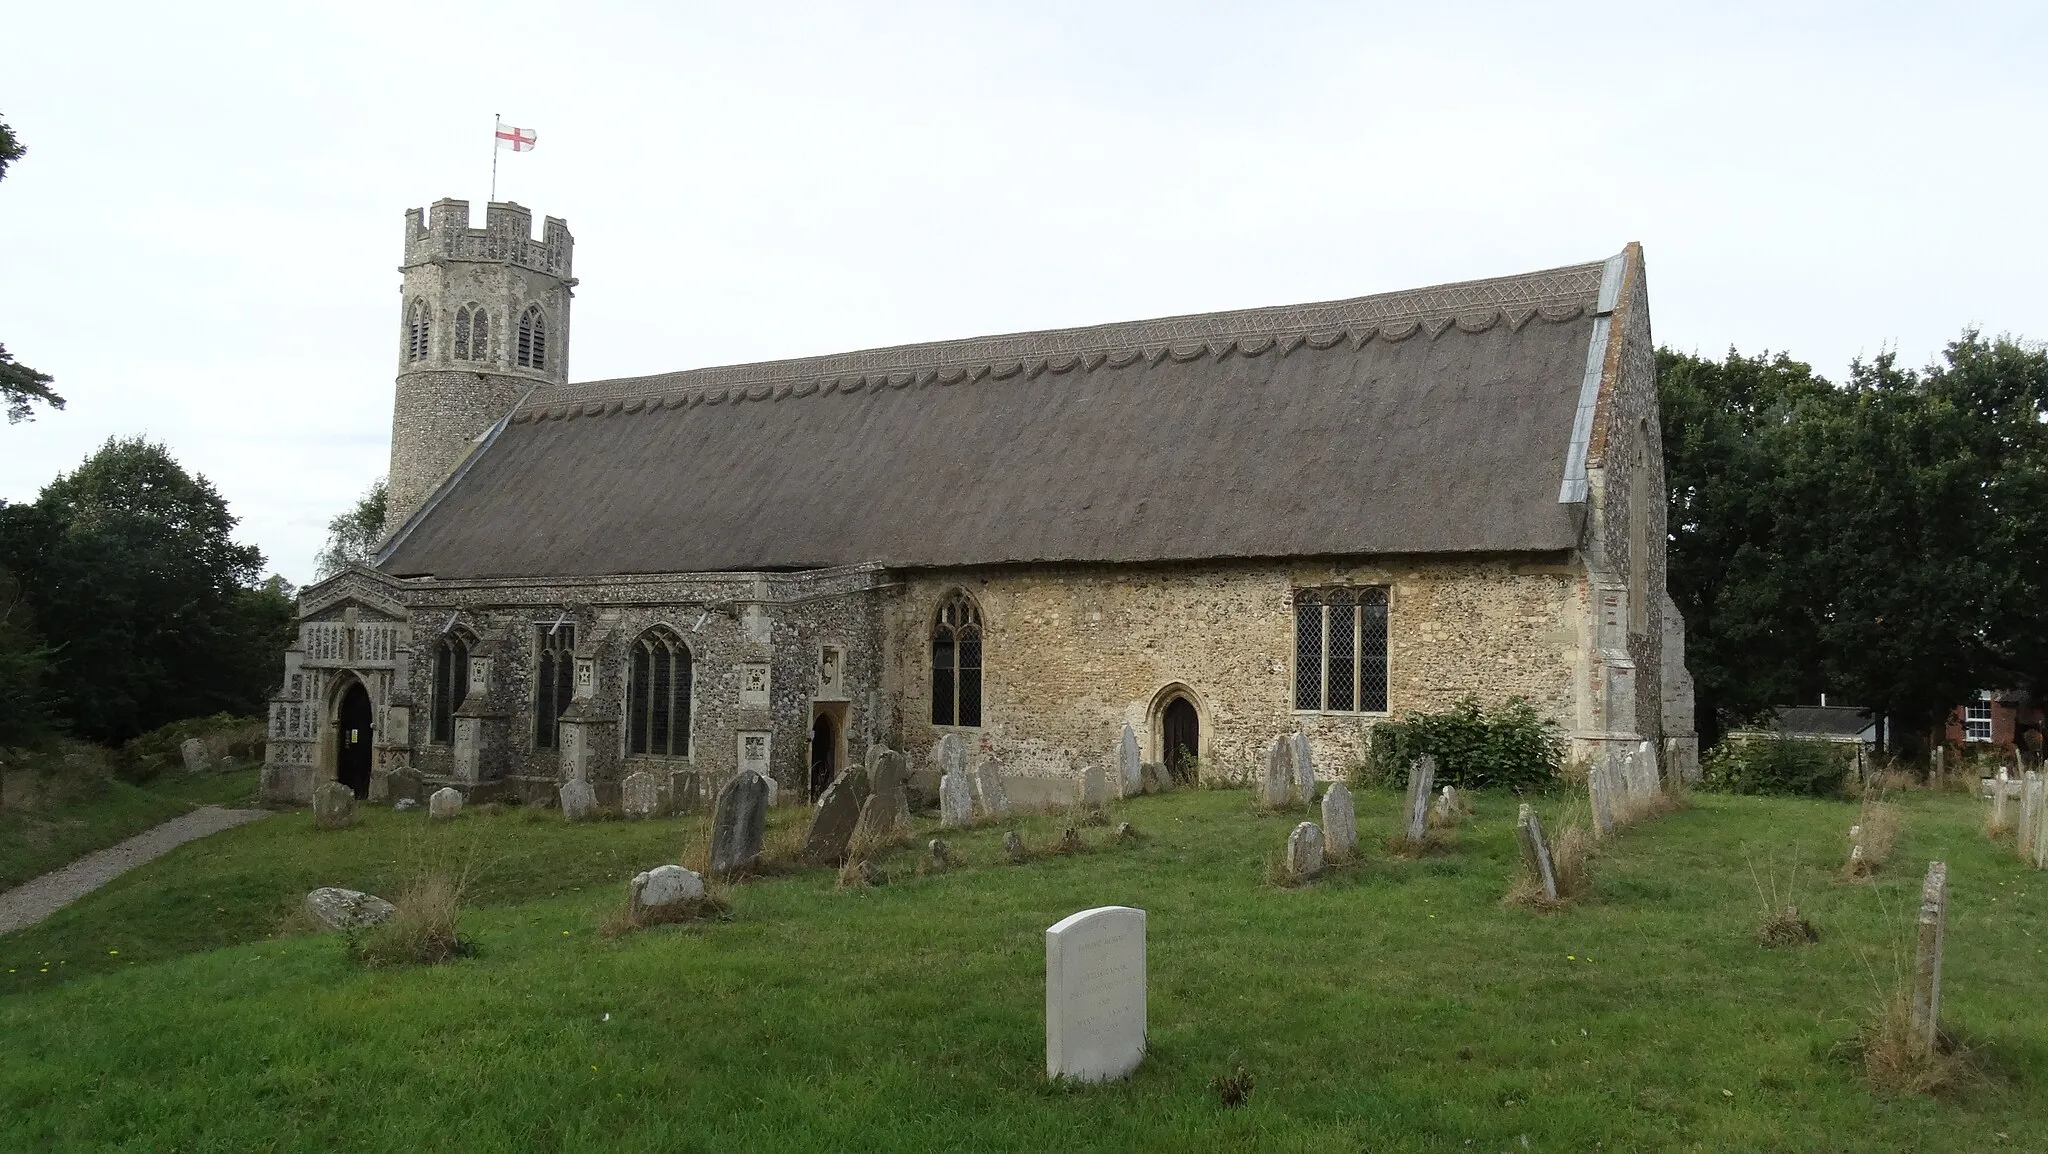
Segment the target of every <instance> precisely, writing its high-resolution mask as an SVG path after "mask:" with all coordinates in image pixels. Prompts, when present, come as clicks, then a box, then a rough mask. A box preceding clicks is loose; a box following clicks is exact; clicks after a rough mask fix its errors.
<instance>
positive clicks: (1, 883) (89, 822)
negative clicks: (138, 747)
mask: <svg viewBox="0 0 2048 1154" xmlns="http://www.w3.org/2000/svg"><path fill="white" fill-rule="evenodd" d="M259 773H260V771H259V770H258V769H257V768H255V767H250V768H247V769H235V770H225V771H223V770H208V771H206V772H203V773H195V774H186V773H178V772H170V773H163V774H159V775H158V776H156V777H155V778H152V779H151V780H150V781H149V782H148V783H147V784H144V785H132V784H130V783H128V782H125V781H122V780H120V779H118V778H105V779H101V780H99V781H95V782H93V783H91V785H90V786H89V787H88V790H87V793H86V795H85V796H83V797H80V798H76V799H74V800H72V801H70V802H69V803H67V804H64V805H60V806H55V807H52V808H50V809H47V810H26V811H21V810H0V889H8V888H11V887H13V886H18V885H20V884H21V883H23V882H25V881H28V880H29V879H30V878H33V877H37V876H39V875H41V874H46V873H48V872H50V871H51V870H53V869H57V868H58V867H60V866H64V865H68V864H70V863H71V862H73V861H76V860H77V859H79V858H81V857H84V856H85V855H86V854H89V853H91V852H93V851H94V850H98V849H105V848H106V847H108V846H110V845H113V844H114V843H116V842H119V841H122V840H125V839H127V838H131V837H134V836H135V835H136V834H138V833H141V832H143V831H144V830H146V829H149V828H150V827H151V826H154V825H159V824H161V823H163V822H167V821H169V820H171V819H172V818H174V817H177V816H179V815H180V814H186V813H190V812H191V811H192V810H193V808H194V807H196V806H201V805H226V806H238V805H245V804H249V803H251V802H253V801H254V800H255V798H256V780H257V777H258V776H259Z"/></svg>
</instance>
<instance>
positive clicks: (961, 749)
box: [932, 733, 967, 782]
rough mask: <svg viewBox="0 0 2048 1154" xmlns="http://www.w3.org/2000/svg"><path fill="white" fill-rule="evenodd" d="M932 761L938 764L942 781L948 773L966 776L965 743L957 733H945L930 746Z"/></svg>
mask: <svg viewBox="0 0 2048 1154" xmlns="http://www.w3.org/2000/svg"><path fill="white" fill-rule="evenodd" d="M932 761H933V762H934V763H936V764H937V766H938V769H939V780H940V781H942V782H943V781H945V780H946V775H947V774H949V773H957V774H959V775H960V776H962V777H965V776H967V743H966V742H965V741H963V740H961V738H960V735H959V734H957V733H948V734H946V735H945V736H943V737H941V738H939V743H938V744H937V745H935V746H933V747H932Z"/></svg>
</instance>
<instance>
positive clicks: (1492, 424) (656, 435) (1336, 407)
mask: <svg viewBox="0 0 2048 1154" xmlns="http://www.w3.org/2000/svg"><path fill="white" fill-rule="evenodd" d="M1601 274H1602V265H1601V264H1599V263H1594V264H1586V265H1577V266H1573V267H1570V268H1562V269H1553V270H1549V271H1545V272H1539V273H1530V274H1527V275H1524V276H1516V277H1504V278H1499V279H1494V280H1485V281H1473V282H1467V283H1464V284H1455V285H1445V286H1439V287H1436V288H1429V289H1418V290H1414V291H1410V292H1403V293H1393V294H1387V295H1382V296H1372V297H1361V298H1358V299H1355V300H1347V301H1334V302H1329V303H1325V304H1313V305H1300V306H1291V307H1284V308H1272V309H1257V310H1250V311H1244V312H1233V313H1213V314H1207V315H1202V316H1189V317H1174V318H1167V319H1164V320H1155V321H1140V322H1134V323H1129V324H1116V325H1104V326H1099V327H1095V328H1084V329H1067V330H1060V331H1054V332H1040V333H1022V334H1015V335H1010V336H997V337H984V338H977V339H973V340H965V341H949V342H942V343H937V344H928V345H908V346H902V347H898V348H889V349H875V350H870V351H866V352H858V353H848V354H844V355H840V356H831V357H813V358H806V359H801V360H791V361H776V362H769V363H765V364H753V365H737V366H728V367H724V368H713V369H699V370H693V371H688V372H680V373H671V374H664V375H660V376H651V377H635V378H630V379H622V380H610V381H597V382H591V383H586V384H576V385H568V386H564V387H560V388H551V389H545V390H540V391H537V392H536V393H535V394H534V395H533V396H532V397H530V398H529V399H528V400H527V401H526V402H525V403H524V404H523V405H522V406H521V407H520V408H519V409H518V411H516V412H515V413H513V414H511V415H510V417H509V419H508V420H507V421H506V422H505V423H504V424H503V425H502V426H501V427H500V428H499V429H498V430H497V432H496V433H495V434H494V435H493V436H492V437H491V438H489V439H488V440H487V442H486V443H485V444H484V445H483V447H481V448H480V449H479V450H478V451H477V452H476V453H475V454H474V455H473V456H472V457H471V459H470V461H469V462H468V463H467V464H466V465H465V466H464V467H463V468H462V469H461V470H459V471H458V472H457V473H456V474H455V475H454V476H453V477H452V478H451V479H450V480H449V481H448V482H446V483H444V484H443V486H442V487H441V489H440V491H439V492H437V493H436V494H435V496H434V497H433V498H432V499H431V500H430V501H429V502H428V503H427V504H426V505H425V506H424V507H423V508H422V509H421V510H420V511H419V513H417V514H416V515H415V516H414V517H413V519H412V521H411V522H410V523H409V524H408V525H407V526H406V527H405V529H403V530H401V532H400V534H399V535H398V536H397V537H396V538H395V539H394V540H393V542H392V543H391V544H390V545H389V546H387V548H386V551H385V555H384V557H383V558H382V560H381V561H380V566H379V567H380V568H382V569H383V570H384V571H385V572H388V573H394V574H406V575H409V574H424V573H432V574H436V575H438V576H441V577H450V578H452V577H513V576H526V577H546V576H590V575H600V574H610V573H645V572H703V571H719V570H769V569H784V568H810V567H822V566H832V565H844V564H853V563H857V562H881V563H884V564H887V565H890V566H896V567H930V566H955V565H982V564H998V563H1005V562H1030V561H1065V562H1150V561H1168V560H1198V559H1211V558H1254V557H1259V558H1277V557H1290V556H1321V555H1356V554H1388V553H1474V552H1524V551H1543V552H1550V551H1557V550H1564V549H1569V548H1571V547H1572V546H1573V545H1574V544H1575V543H1576V539H1577V532H1576V528H1575V522H1574V518H1573V508H1574V507H1573V506H1571V505H1564V504H1560V503H1559V499H1558V498H1559V489H1560V480H1561V478H1562V477H1563V476H1564V474H1565V459H1566V455H1567V446H1568V445H1569V444H1570V443H1571V441H1572V436H1573V418H1574V414H1575V411H1576V409H1577V407H1578V405H1579V403H1580V400H1581V388H1582V382H1583V381H1584V379H1585V377H1586V373H1587V351H1588V343H1589V341H1590V340H1591V339H1592V336H1593V331H1594V324H1593V318H1592V313H1593V311H1594V308H1595V306H1596V299H1597V297H1598V294H1599V289H1600V283H1601Z"/></svg>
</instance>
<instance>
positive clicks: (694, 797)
mask: <svg viewBox="0 0 2048 1154" xmlns="http://www.w3.org/2000/svg"><path fill="white" fill-rule="evenodd" d="M703 804H704V775H703V774H701V773H698V772H697V771H696V770H694V769H672V770H670V771H669V775H668V812H669V814H670V815H671V816H675V817H680V816H682V815H683V814H686V813H696V812H697V807H698V806H700V805H703Z"/></svg>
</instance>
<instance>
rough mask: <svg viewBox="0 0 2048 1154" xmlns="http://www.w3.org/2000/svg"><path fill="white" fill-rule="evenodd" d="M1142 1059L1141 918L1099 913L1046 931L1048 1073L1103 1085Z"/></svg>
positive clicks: (1141, 914) (1112, 909)
mask: <svg viewBox="0 0 2048 1154" xmlns="http://www.w3.org/2000/svg"><path fill="white" fill-rule="evenodd" d="M1144 1056H1145V911H1144V910H1139V909H1132V908H1130V907H1128V906H1102V907H1100V908H1097V909H1092V910H1082V911H1081V912H1080V913H1078V914H1074V915H1072V916H1071V917H1067V918H1063V919H1061V920H1060V921H1059V922H1058V923H1057V924H1055V925H1054V926H1052V927H1051V928H1050V929H1047V930H1046V931H1045V1073H1046V1076H1047V1077H1048V1078H1072V1079H1074V1080H1076V1081H1081V1082H1106V1081H1108V1080H1110V1079H1112V1078H1121V1077H1124V1076H1125V1075H1127V1074H1129V1073H1130V1072H1131V1071H1133V1070H1135V1069H1137V1068H1138V1063H1139V1061H1140V1060H1142V1059H1143V1058H1144Z"/></svg>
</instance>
